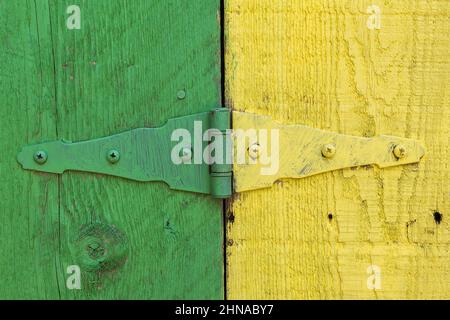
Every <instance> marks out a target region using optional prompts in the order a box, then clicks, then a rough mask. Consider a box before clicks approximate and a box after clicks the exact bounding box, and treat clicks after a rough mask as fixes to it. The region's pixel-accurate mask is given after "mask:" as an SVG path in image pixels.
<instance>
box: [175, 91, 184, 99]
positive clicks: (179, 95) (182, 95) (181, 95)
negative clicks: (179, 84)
mask: <svg viewBox="0 0 450 320" xmlns="http://www.w3.org/2000/svg"><path fill="white" fill-rule="evenodd" d="M177 98H178V100H183V99H184V98H186V91H185V90H180V91H178V93H177Z"/></svg>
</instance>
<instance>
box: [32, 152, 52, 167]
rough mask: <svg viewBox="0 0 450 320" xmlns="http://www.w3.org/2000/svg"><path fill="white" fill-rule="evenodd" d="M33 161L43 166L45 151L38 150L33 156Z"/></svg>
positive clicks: (45, 157) (45, 158) (45, 160)
mask: <svg viewBox="0 0 450 320" xmlns="http://www.w3.org/2000/svg"><path fill="white" fill-rule="evenodd" d="M33 158H34V161H36V162H37V163H39V164H44V163H46V162H47V158H48V157H47V153H46V152H45V151H42V150H39V151H37V152H36V153H35V154H34V156H33Z"/></svg>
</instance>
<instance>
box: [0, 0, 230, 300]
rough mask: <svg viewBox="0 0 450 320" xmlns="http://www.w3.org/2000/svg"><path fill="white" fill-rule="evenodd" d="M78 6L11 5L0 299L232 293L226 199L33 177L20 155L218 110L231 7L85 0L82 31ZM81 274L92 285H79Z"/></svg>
mask: <svg viewBox="0 0 450 320" xmlns="http://www.w3.org/2000/svg"><path fill="white" fill-rule="evenodd" d="M72 4H73V1H35V2H34V1H26V0H20V1H14V2H13V1H8V2H2V3H1V5H0V16H1V17H2V19H4V20H3V21H6V23H5V27H4V28H2V30H1V31H0V34H1V38H2V39H3V41H2V46H1V48H0V54H1V57H2V61H3V64H2V67H1V69H0V70H1V72H0V81H1V83H2V89H1V91H0V96H1V99H2V101H3V103H4V105H3V107H2V108H1V112H2V117H1V120H0V121H1V122H2V123H1V125H2V126H1V129H0V134H1V137H2V139H3V141H4V149H3V150H4V153H5V156H4V157H3V159H2V160H1V171H2V175H3V179H4V182H3V183H2V184H1V188H2V189H1V191H2V192H1V196H0V197H1V201H2V204H3V210H2V218H1V221H2V223H1V224H0V225H1V226H0V230H1V234H0V237H1V242H2V248H1V249H0V250H1V251H0V252H1V257H0V272H1V274H2V286H0V297H1V298H35V299H37V298H63V299H71V298H78V299H88V298H97V299H129V298H135V299H165V298H173V299H220V298H222V297H223V250H222V241H223V225H222V215H221V214H222V201H220V200H213V199H212V198H211V197H208V196H199V195H196V194H190V193H186V192H174V191H170V190H169V189H168V187H167V186H166V185H165V184H163V183H139V182H133V181H128V180H125V179H120V178H114V177H107V176H102V175H95V174H89V173H75V172H70V173H65V174H64V175H62V176H57V175H52V174H42V173H33V172H29V171H25V170H22V169H21V168H20V167H19V165H18V163H17V162H16V160H15V156H16V154H17V152H18V150H20V147H21V146H22V145H24V144H31V143H38V142H42V141H46V140H54V139H67V140H71V141H79V140H86V139H92V138H98V137H102V136H107V135H111V134H114V133H119V132H123V131H126V130H129V129H133V128H139V127H152V126H158V125H161V124H163V123H164V122H165V121H166V120H167V119H168V118H171V117H175V116H182V115H187V114H191V113H194V112H202V111H207V110H210V109H212V108H214V107H217V106H219V105H220V25H219V19H218V16H219V15H218V10H219V1H206V0H205V1H192V2H187V1H181V0H179V1H175V0H173V1H145V0H133V1H122V0H120V1H118V0H116V1H109V0H86V1H79V2H77V4H78V5H79V7H80V9H81V29H79V30H76V29H75V30H69V29H68V28H67V26H66V21H67V18H68V17H69V16H70V15H71V14H68V13H66V10H67V7H68V6H69V5H72ZM182 90H184V91H185V93H186V97H185V98H184V99H179V98H178V97H177V95H178V92H180V91H182ZM79 156H80V157H82V156H83V155H79ZM71 265H78V266H79V267H80V268H81V281H82V285H81V290H69V289H67V287H66V279H67V278H68V277H69V274H67V272H66V271H67V267H68V266H71Z"/></svg>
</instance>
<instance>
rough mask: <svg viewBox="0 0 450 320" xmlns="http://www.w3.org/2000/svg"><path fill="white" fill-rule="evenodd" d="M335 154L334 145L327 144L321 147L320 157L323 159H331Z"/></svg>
mask: <svg viewBox="0 0 450 320" xmlns="http://www.w3.org/2000/svg"><path fill="white" fill-rule="evenodd" d="M335 154H336V146H335V145H334V144H331V143H329V144H325V145H324V146H323V147H322V155H323V156H324V157H325V158H328V159H330V158H333V157H334V155H335Z"/></svg>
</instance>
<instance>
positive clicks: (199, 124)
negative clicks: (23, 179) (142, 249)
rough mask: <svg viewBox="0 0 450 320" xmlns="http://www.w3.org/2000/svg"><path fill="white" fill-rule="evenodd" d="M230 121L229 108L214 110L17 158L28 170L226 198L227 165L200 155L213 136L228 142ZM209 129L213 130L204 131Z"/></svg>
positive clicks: (49, 145)
mask: <svg viewBox="0 0 450 320" xmlns="http://www.w3.org/2000/svg"><path fill="white" fill-rule="evenodd" d="M230 123H231V121H230V110H228V109H215V110H213V111H212V112H204V113H198V114H193V115H188V116H185V117H179V118H174V119H170V120H169V121H167V123H166V124H165V125H163V126H162V127H158V128H140V129H134V130H130V131H127V132H124V133H120V134H116V135H113V136H110V137H104V138H99V139H94V140H88V141H82V142H70V141H64V140H62V141H52V142H44V143H41V144H36V145H30V146H26V147H24V148H22V150H21V152H20V153H19V155H18V158H17V159H18V161H19V163H20V164H21V165H22V167H23V168H24V169H27V170H35V171H42V172H49V173H59V174H61V173H63V172H65V171H68V170H73V171H84V172H94V173H101V174H106V175H112V176H117V177H122V178H127V179H131V180H136V181H143V182H146V181H163V182H165V183H167V184H168V185H169V187H170V188H171V189H174V190H184V191H191V192H196V193H204V194H211V195H212V196H213V197H217V198H227V197H229V196H231V193H232V187H231V181H232V177H231V175H232V165H231V163H230V164H219V163H220V161H217V162H218V163H217V164H216V163H214V164H212V165H209V164H208V163H209V162H210V161H204V159H203V156H204V155H205V156H207V153H208V151H209V145H210V140H214V139H212V136H214V137H215V139H222V142H225V141H224V140H227V139H229V137H228V136H227V129H230ZM209 128H217V130H214V131H210V132H205V130H206V131H207V129H209ZM228 132H229V130H228ZM208 135H210V136H208ZM182 138H184V139H182ZM208 139H209V140H208ZM222 144H223V145H224V146H227V145H228V147H229V148H230V149H229V151H228V152H225V153H228V154H229V153H230V152H231V144H230V143H228V144H227V143H222ZM198 155H200V158H199V157H198Z"/></svg>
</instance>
